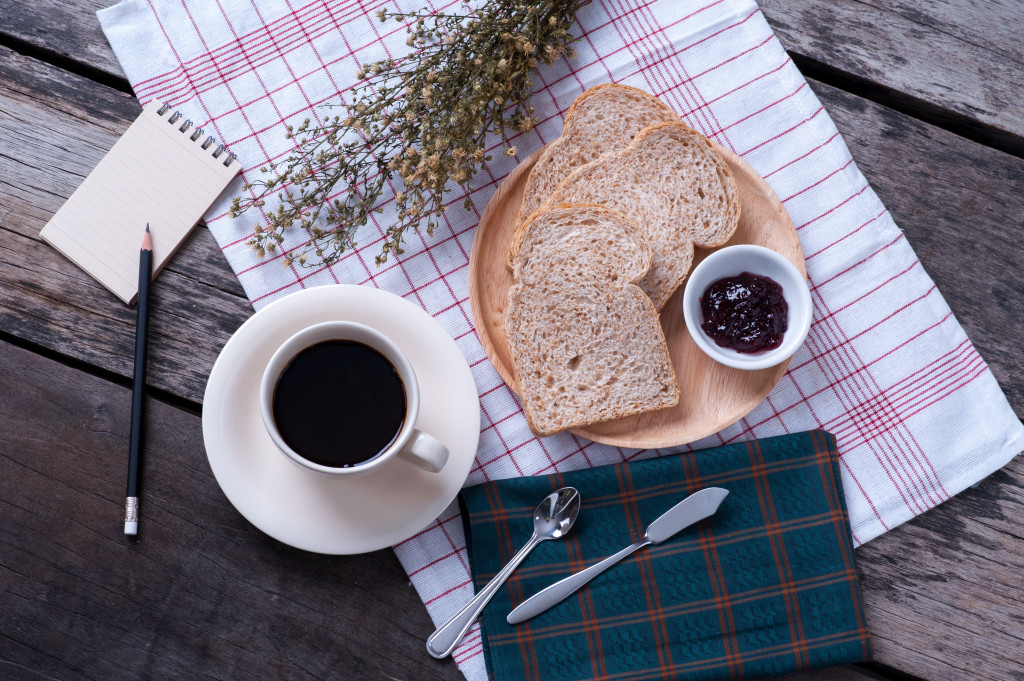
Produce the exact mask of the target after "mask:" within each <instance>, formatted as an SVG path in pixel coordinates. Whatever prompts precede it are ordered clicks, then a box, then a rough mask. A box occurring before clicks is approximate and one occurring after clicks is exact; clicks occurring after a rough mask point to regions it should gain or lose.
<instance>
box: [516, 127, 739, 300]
mask: <svg viewBox="0 0 1024 681" xmlns="http://www.w3.org/2000/svg"><path fill="white" fill-rule="evenodd" d="M567 203H570V204H571V203H579V204H597V205H602V206H607V207H609V208H614V209H615V210H618V211H621V212H622V213H625V214H626V215H627V216H628V217H629V218H631V219H632V220H633V222H635V223H636V224H638V225H640V226H641V229H642V231H643V234H644V236H646V237H647V240H648V241H649V242H650V244H651V249H652V250H653V252H654V261H653V263H652V265H651V269H650V271H648V273H647V274H646V275H645V276H644V278H643V279H642V280H641V281H640V282H639V286H640V288H642V289H643V290H644V292H645V293H646V294H647V295H648V296H650V298H651V300H652V301H653V302H654V305H655V307H656V308H658V309H659V310H660V309H661V308H662V307H663V306H664V305H665V303H666V302H668V299H669V298H670V297H671V296H672V294H673V293H674V292H675V290H676V289H677V288H678V287H679V285H680V284H682V283H683V280H685V279H686V275H687V274H688V273H689V271H690V264H691V263H692V261H693V247H694V245H697V246H702V247H708V248H710V247H714V246H721V245H722V244H724V243H725V242H726V241H728V240H729V238H730V237H731V236H732V235H733V233H734V232H735V231H736V227H737V225H738V224H739V217H740V202H739V193H738V190H737V188H736V180H735V179H734V178H733V176H732V171H731V170H730V169H729V166H728V165H727V164H726V163H725V161H724V160H723V159H722V157H721V156H719V154H718V152H716V151H715V149H714V147H712V146H711V142H709V141H708V139H707V138H706V137H704V136H703V135H701V134H700V133H698V132H695V131H694V130H693V129H691V128H690V127H689V126H687V125H686V124H684V123H659V124H657V125H653V126H650V127H648V128H644V130H642V131H641V132H640V134H638V135H637V136H636V138H635V139H634V140H633V143H632V144H630V145H629V147H627V148H625V149H622V150H620V151H616V152H613V153H610V154H605V155H604V156H602V157H600V158H599V159H598V160H596V161H594V162H593V163H589V164H587V165H585V166H583V167H582V168H579V169H578V170H576V171H575V172H573V174H572V175H570V176H569V177H567V178H566V179H565V181H564V182H562V184H561V185H560V186H559V187H558V189H557V190H556V191H555V192H554V194H553V195H552V196H551V198H550V199H548V204H546V205H558V204H567ZM520 229H521V228H520ZM515 243H516V241H515V239H513V244H515ZM514 250H515V247H514V245H513V248H512V251H513V253H512V257H513V258H514V257H516V254H515V253H514Z"/></svg>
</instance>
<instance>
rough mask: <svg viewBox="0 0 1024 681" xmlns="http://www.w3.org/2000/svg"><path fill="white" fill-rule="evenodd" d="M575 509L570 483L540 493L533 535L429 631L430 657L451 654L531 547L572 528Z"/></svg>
mask: <svg viewBox="0 0 1024 681" xmlns="http://www.w3.org/2000/svg"><path fill="white" fill-rule="evenodd" d="M579 513H580V493H579V492H577V491H576V489H575V488H573V487H563V488H562V489H559V490H555V491H554V492H552V493H551V494H549V495H547V496H546V497H544V500H543V501H541V502H540V505H539V506H537V510H535V511H534V512H533V535H532V536H531V537H530V540H529V541H528V542H526V544H525V545H523V548H521V549H519V551H518V552H517V553H516V555H514V556H512V560H510V561H509V562H508V563H507V564H506V565H505V567H503V568H502V569H501V572H499V573H498V574H496V575H494V578H493V579H492V580H491V581H490V582H488V583H487V586H485V587H484V588H482V589H480V592H479V593H478V594H477V595H476V596H474V597H473V600H471V601H470V602H469V603H466V605H464V606H463V607H462V609H461V610H459V611H458V612H457V613H455V616H454V617H452V618H451V619H450V620H448V621H447V622H445V623H444V624H442V625H441V626H440V627H438V628H437V631H435V632H434V633H433V634H431V635H430V638H428V639H427V652H428V653H430V655H431V656H432V657H436V658H439V659H440V658H442V657H447V656H449V655H451V654H452V651H453V650H455V646H456V645H458V643H459V641H461V640H462V637H463V636H465V635H466V632H467V631H469V628H470V627H471V626H473V622H475V621H476V618H477V617H479V615H480V612H481V611H482V610H483V609H484V606H486V605H487V604H488V603H490V601H491V598H493V597H494V594H495V593H497V591H498V589H500V588H501V585H502V584H504V583H505V580H506V579H508V577H509V575H511V574H512V572H513V571H514V570H515V569H516V568H517V567H519V564H520V563H522V562H523V560H524V559H525V558H526V556H527V555H529V553H530V551H532V550H533V547H535V546H536V545H537V544H539V543H541V542H542V541H548V540H550V539H561V538H562V537H564V536H565V535H566V534H567V533H568V532H569V530H570V529H572V526H573V523H575V522H576V516H578V515H579Z"/></svg>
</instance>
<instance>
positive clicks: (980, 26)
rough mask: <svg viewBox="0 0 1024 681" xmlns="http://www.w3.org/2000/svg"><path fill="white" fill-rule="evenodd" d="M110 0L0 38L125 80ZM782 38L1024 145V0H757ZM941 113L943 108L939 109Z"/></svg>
mask: <svg viewBox="0 0 1024 681" xmlns="http://www.w3.org/2000/svg"><path fill="white" fill-rule="evenodd" d="M112 3H113V0H79V1H78V2H73V3H65V2H62V1H61V0H40V1H38V2H34V3H29V4H27V5H26V4H25V3H22V2H19V1H18V0H0V16H3V17H4V18H5V21H4V25H3V26H2V27H0V37H2V36H3V35H5V34H6V35H8V36H10V37H11V38H14V39H16V40H19V41H22V42H24V43H27V44H30V45H33V46H35V47H38V48H40V49H44V50H47V51H48V52H51V53H54V54H57V55H60V56H61V57H63V58H65V59H68V60H71V61H74V62H79V63H81V64H84V65H86V66H87V67H89V68H91V69H96V70H97V71H100V72H103V73H107V74H110V75H112V76H116V77H122V78H123V72H122V71H121V67H120V65H119V64H118V62H117V59H116V58H115V57H114V54H113V51H112V50H111V49H110V45H109V44H108V43H107V40H106V37H105V36H104V35H103V32H102V30H101V29H100V26H99V22H98V21H97V19H96V10H98V9H100V8H102V7H104V6H107V5H110V4H112ZM760 5H761V8H762V10H763V12H764V15H765V17H766V18H767V19H768V22H769V23H770V24H771V25H772V27H773V28H774V29H775V31H776V33H777V34H778V36H779V39H780V40H781V41H782V44H783V45H784V46H785V47H786V48H787V49H788V50H790V51H791V52H793V53H795V54H798V55H801V56H804V57H806V58H808V59H811V60H814V61H815V62H818V63H820V64H823V65H825V66H826V67H828V68H831V69H835V70H837V71H839V72H843V73H846V74H850V75H853V76H856V77H858V78H861V79H864V81H865V82H866V83H873V84H875V85H876V86H878V87H879V88H883V89H884V90H885V91H886V92H887V93H889V94H890V95H899V96H901V97H902V98H904V99H907V98H912V99H915V100H919V101H920V102H921V103H922V104H923V105H924V106H927V107H930V108H934V109H935V110H936V111H938V112H939V114H940V117H942V116H945V118H947V119H949V120H953V119H955V118H957V117H966V118H968V119H971V120H974V121H977V122H979V123H980V124H982V125H984V126H990V127H991V133H992V137H993V138H999V139H1000V141H1001V142H1002V143H1003V145H1004V148H1006V147H1007V146H1009V147H1012V148H1014V149H1019V150H1020V151H1022V152H1024V89H1022V88H1021V87H1020V83H1022V82H1024V48H1022V45H1024V42H1022V41H1021V39H1020V26H1021V25H1022V23H1024V5H1022V4H1021V3H1019V2H1014V1H1013V0H987V1H986V2H964V1H963V0H935V1H933V2H929V3H924V4H922V3H916V2H910V0H899V1H897V2H881V1H880V0H761V2H760ZM942 111H945V112H946V113H945V114H943V113H942Z"/></svg>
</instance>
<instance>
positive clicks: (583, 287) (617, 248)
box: [505, 205, 679, 436]
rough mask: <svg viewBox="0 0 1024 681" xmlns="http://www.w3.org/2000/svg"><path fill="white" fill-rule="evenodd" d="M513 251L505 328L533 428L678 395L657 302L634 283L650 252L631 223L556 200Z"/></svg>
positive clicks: (549, 429) (554, 427)
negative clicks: (514, 260)
mask: <svg viewBox="0 0 1024 681" xmlns="http://www.w3.org/2000/svg"><path fill="white" fill-rule="evenodd" d="M516 253H517V260H516V264H515V267H514V270H513V273H514V275H515V283H514V284H513V286H512V288H511V289H510V290H509V292H508V303H507V306H506V310H507V313H506V318H505V333H506V337H507V338H508V341H509V349H510V355H511V359H512V371H513V375H514V377H515V380H516V384H517V385H518V386H519V395H520V399H521V401H522V403H523V410H524V412H525V414H526V419H527V423H528V424H529V426H530V430H531V431H532V432H533V433H534V434H536V435H538V436H547V435H553V434H555V433H557V432H561V431H563V430H566V429H568V428H578V427H584V426H588V425H592V424H594V423H598V422H601V421H606V420H610V419H616V418H621V417H624V416H630V415H633V414H638V413H643V412H647V411H653V410H655V409H662V408H666V407H670V406H673V405H676V404H678V403H679V384H678V382H677V380H676V376H675V371H674V368H673V365H672V360H671V357H670V355H669V352H668V344H667V343H666V342H665V337H664V333H663V332H662V329H661V325H660V322H659V318H658V313H657V310H656V309H655V308H654V305H653V303H652V302H651V301H650V299H649V298H648V297H647V296H646V295H645V294H644V293H643V291H642V290H641V289H640V288H639V287H638V286H636V284H635V282H636V281H638V280H639V279H640V278H641V277H643V276H644V274H646V272H647V270H648V269H649V267H650V263H651V258H652V252H651V249H650V245H649V244H648V243H647V240H646V239H645V238H644V236H643V233H642V231H641V229H640V227H639V225H636V224H635V223H634V222H633V221H632V220H630V219H629V218H628V217H626V216H625V215H623V214H622V213H620V212H618V211H615V210H611V209H608V208H605V207H601V206H588V205H582V206H581V205H562V206H555V207H552V208H550V209H548V210H545V211H541V212H538V213H536V214H535V215H533V216H532V217H531V218H530V219H529V220H528V221H527V222H526V223H525V224H524V229H523V230H521V232H520V233H519V234H518V235H517V240H516ZM535 261H536V262H535ZM534 265H536V266H534ZM574 363H575V364H574ZM560 400H561V404H560V403H559V401H560Z"/></svg>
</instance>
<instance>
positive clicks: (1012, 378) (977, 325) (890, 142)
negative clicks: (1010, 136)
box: [811, 82, 1024, 417]
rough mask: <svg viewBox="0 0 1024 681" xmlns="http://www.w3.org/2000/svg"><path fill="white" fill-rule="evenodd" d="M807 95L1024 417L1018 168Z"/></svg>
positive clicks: (922, 130) (870, 111) (1006, 158)
mask: <svg viewBox="0 0 1024 681" xmlns="http://www.w3.org/2000/svg"><path fill="white" fill-rule="evenodd" d="M811 86H812V87H813V88H814V91H815V92H816V93H817V94H818V96H819V97H820V98H821V100H822V102H823V103H824V104H825V107H826V109H828V112H829V114H831V116H832V118H833V119H834V120H835V123H836V127H838V128H839V131H840V132H841V133H842V134H843V138H844V139H845V140H846V143H847V145H849V147H850V151H851V153H852V154H853V157H854V160H856V162H857V165H858V167H859V168H860V169H861V171H862V172H863V173H864V175H865V177H867V179H868V181H869V182H870V183H871V185H872V187H873V188H874V189H875V191H876V192H877V193H878V195H879V197H880V198H881V200H882V203H884V204H885V206H886V208H887V209H888V210H889V212H890V213H891V214H892V216H893V219H894V220H895V221H896V224H897V225H899V226H900V227H901V228H902V229H903V231H904V232H905V233H906V235H907V240H908V241H909V242H910V244H911V245H912V246H913V247H914V250H915V252H916V253H917V255H918V257H919V258H920V260H921V263H922V264H923V265H924V268H925V270H926V271H927V272H928V274H929V275H931V277H932V278H933V279H934V280H935V283H936V284H937V285H938V287H939V291H941V292H942V294H943V296H944V297H945V299H946V301H947V302H948V303H949V306H950V307H951V308H952V310H953V312H954V313H955V314H956V317H957V319H958V320H959V321H960V323H961V324H962V325H963V327H964V329H965V330H966V331H967V335H968V337H970V339H971V340H972V341H973V342H974V344H975V346H976V347H977V348H978V351H979V352H980V353H981V355H982V356H983V357H984V358H985V360H986V361H987V362H988V363H989V366H990V367H991V369H992V373H993V374H994V375H995V377H996V379H997V380H998V381H999V384H1000V385H1001V386H1002V388H1003V390H1004V391H1005V392H1006V394H1007V397H1008V398H1009V400H1010V404H1011V405H1012V406H1013V408H1014V410H1015V411H1016V413H1017V416H1020V417H1024V357H1022V355H1021V352H1020V348H1021V347H1024V326H1022V325H1021V324H1020V321H1019V320H1020V319H1022V318H1024V297H1022V296H1021V295H1020V293H1019V292H1020V291H1021V290H1024V271H1022V270H1021V266H1020V263H1021V257H1020V252H1021V248H1020V240H1021V236H1022V235H1021V218H1020V216H1021V215H1024V160H1021V159H1019V158H1016V157H1013V156H1010V155H1009V154H1004V153H1001V152H998V151H995V150H992V149H988V148H985V147H983V146H981V145H979V144H975V143H973V142H970V141H968V140H965V139H963V138H960V137H957V136H956V135H953V134H952V133H949V132H946V131H944V130H940V129H938V128H936V127H934V126H931V125H926V124H924V123H921V122H920V121H916V120H914V119H913V118H910V117H909V116H904V115H902V114H899V113H896V112H894V111H892V110H891V109H887V108H885V107H881V106H878V105H875V104H872V103H871V102H868V101H866V100H864V99H861V98H859V97H854V96H853V95H850V94H848V93H844V92H842V91H841V90H837V89H835V88H832V87H829V86H827V85H823V84H821V83H815V82H812V83H811Z"/></svg>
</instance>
